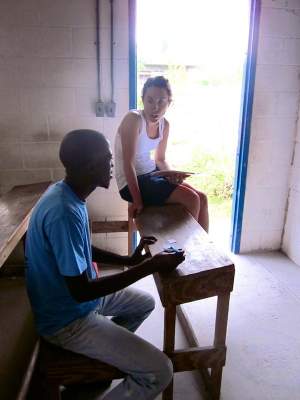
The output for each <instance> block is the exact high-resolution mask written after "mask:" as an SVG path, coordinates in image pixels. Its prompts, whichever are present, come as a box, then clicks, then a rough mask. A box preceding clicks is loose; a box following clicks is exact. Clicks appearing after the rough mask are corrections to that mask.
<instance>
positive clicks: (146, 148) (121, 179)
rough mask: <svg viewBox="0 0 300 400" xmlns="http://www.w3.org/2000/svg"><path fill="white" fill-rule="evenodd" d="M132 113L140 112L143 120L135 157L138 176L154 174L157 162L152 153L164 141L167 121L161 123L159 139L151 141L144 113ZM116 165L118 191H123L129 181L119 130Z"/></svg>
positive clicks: (116, 142) (116, 141) (116, 143)
mask: <svg viewBox="0 0 300 400" xmlns="http://www.w3.org/2000/svg"><path fill="white" fill-rule="evenodd" d="M132 111H135V112H136V111H138V113H139V115H140V116H141V118H142V126H141V130H140V133H139V136H138V142H137V149H136V155H135V161H134V166H135V170H136V174H137V176H138V175H143V174H147V173H149V172H152V171H153V170H155V168H156V165H155V161H154V159H152V158H151V153H152V152H153V151H154V150H156V148H157V146H158V144H159V142H160V141H161V140H162V137H163V132H164V125H165V119H164V118H162V119H161V120H160V121H159V126H158V137H157V138H155V139H151V138H149V136H148V135H147V129H146V121H145V118H144V116H143V113H142V111H140V110H131V112H132ZM114 163H115V176H116V181H117V185H118V189H119V190H121V189H123V187H125V186H126V185H127V179H126V176H125V173H124V167H123V151H122V143H121V136H120V132H119V130H118V132H117V134H116V139H115V157H114Z"/></svg>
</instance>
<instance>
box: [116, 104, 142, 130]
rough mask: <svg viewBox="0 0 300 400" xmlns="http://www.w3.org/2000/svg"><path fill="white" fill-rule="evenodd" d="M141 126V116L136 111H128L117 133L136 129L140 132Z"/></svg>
mask: <svg viewBox="0 0 300 400" xmlns="http://www.w3.org/2000/svg"><path fill="white" fill-rule="evenodd" d="M141 124H142V116H141V114H140V112H139V111H138V110H130V111H128V113H127V114H126V115H125V116H124V118H123V120H122V122H121V124H120V127H119V132H120V133H122V132H124V131H127V130H130V131H131V130H132V129H137V130H140V128H141Z"/></svg>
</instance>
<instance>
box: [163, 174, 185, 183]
mask: <svg viewBox="0 0 300 400" xmlns="http://www.w3.org/2000/svg"><path fill="white" fill-rule="evenodd" d="M166 178H167V179H168V181H169V182H170V183H173V184H175V185H180V184H181V183H182V182H183V181H184V179H185V178H186V176H185V175H184V174H181V173H174V174H172V175H169V176H167V177H166Z"/></svg>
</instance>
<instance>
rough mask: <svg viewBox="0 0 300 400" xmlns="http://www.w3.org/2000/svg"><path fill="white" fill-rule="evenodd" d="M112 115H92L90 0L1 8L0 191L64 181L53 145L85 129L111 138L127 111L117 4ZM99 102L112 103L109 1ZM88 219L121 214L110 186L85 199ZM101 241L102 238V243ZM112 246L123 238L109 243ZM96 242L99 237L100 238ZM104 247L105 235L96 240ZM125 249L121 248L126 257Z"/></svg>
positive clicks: (123, 16) (11, 2) (121, 12)
mask: <svg viewBox="0 0 300 400" xmlns="http://www.w3.org/2000/svg"><path fill="white" fill-rule="evenodd" d="M114 5H115V13H114V19H115V29H114V36H115V38H114V62H115V68H114V78H115V98H114V100H115V102H116V104H117V108H116V117H115V118H108V117H104V118H97V117H96V116H95V102H96V100H97V67H96V47H95V38H96V25H95V21H96V14H95V1H94V0H72V1H69V0H26V1H22V2H20V1H18V0H2V1H1V3H0V194H1V193H4V192H5V191H7V190H8V189H9V188H11V187H12V186H14V185H17V184H25V183H34V182H39V181H45V180H53V181H55V180H58V179H61V178H62V177H63V169H62V165H61V163H60V161H59V160H58V148H59V143H60V141H61V139H62V137H63V136H64V134H65V133H66V132H68V131H69V130H72V129H76V128H91V129H96V130H99V131H101V132H103V133H104V134H105V135H106V136H107V138H108V139H109V140H110V141H111V143H112V147H113V141H114V136H115V132H116V130H117V126H118V124H119V122H120V119H121V117H122V116H123V115H124V113H125V112H126V111H127V110H128V87H129V82H128V8H127V7H128V6H127V1H124V0H115V1H114ZM100 41H101V50H100V54H101V71H100V72H101V97H102V101H109V100H110V2H109V0H102V1H101V29H100ZM88 205H89V208H90V213H91V217H92V218H94V219H105V218H108V219H111V218H125V217H127V205H126V203H125V202H123V201H121V200H120V198H119V194H118V192H117V188H116V184H115V182H114V181H113V182H112V185H111V188H110V189H109V190H108V191H105V190H100V189H99V190H97V192H96V193H94V194H93V196H92V197H91V199H89V201H88ZM102 239H103V238H102ZM110 239H112V240H113V241H114V242H115V244H114V243H112V244H111V245H113V246H114V247H117V243H118V242H120V243H122V242H123V241H124V240H123V239H124V238H123V235H122V234H121V235H120V240H119V238H118V237H114V238H110ZM99 240H100V242H101V237H100V238H99ZM102 242H103V245H104V246H105V247H107V246H108V244H107V237H106V235H105V237H104V240H102ZM126 249H127V244H126V246H124V245H123V244H122V246H121V250H122V251H123V252H125V250H126Z"/></svg>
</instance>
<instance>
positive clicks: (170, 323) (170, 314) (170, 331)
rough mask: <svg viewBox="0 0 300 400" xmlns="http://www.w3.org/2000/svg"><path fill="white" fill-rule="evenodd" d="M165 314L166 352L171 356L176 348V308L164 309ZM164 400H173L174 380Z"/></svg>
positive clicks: (166, 390)
mask: <svg viewBox="0 0 300 400" xmlns="http://www.w3.org/2000/svg"><path fill="white" fill-rule="evenodd" d="M164 314H165V315H164V318H165V321H164V352H165V353H166V354H171V353H172V352H173V351H174V347H175V322H176V306H174V305H170V306H167V307H166V308H165V309H164ZM162 400H173V379H172V381H171V382H170V384H169V386H168V387H167V388H166V389H165V390H164V392H163V395H162Z"/></svg>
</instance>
